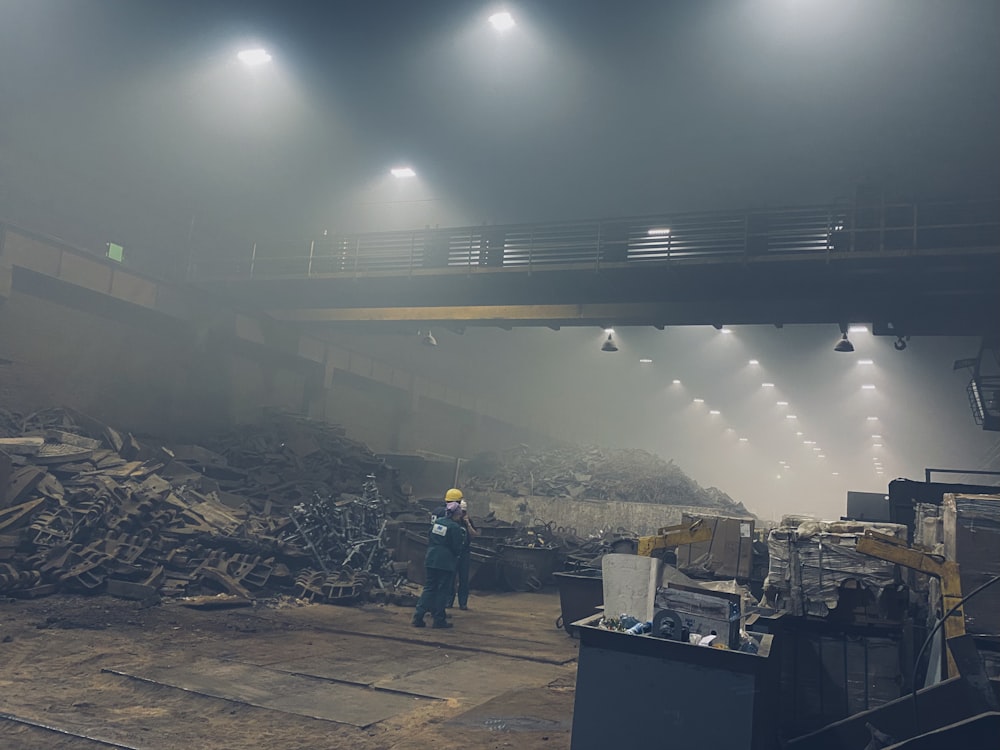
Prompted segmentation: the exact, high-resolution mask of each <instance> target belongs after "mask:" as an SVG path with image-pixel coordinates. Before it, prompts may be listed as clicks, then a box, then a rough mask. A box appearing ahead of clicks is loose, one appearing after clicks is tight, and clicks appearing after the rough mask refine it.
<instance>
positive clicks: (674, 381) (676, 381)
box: [673, 378, 681, 385]
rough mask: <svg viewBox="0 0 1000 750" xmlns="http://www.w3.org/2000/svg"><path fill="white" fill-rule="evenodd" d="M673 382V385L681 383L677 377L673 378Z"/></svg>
mask: <svg viewBox="0 0 1000 750" xmlns="http://www.w3.org/2000/svg"><path fill="white" fill-rule="evenodd" d="M673 384H674V385H680V384H681V381H679V380H678V379H677V378H674V379H673Z"/></svg>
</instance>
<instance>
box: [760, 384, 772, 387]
mask: <svg viewBox="0 0 1000 750" xmlns="http://www.w3.org/2000/svg"><path fill="white" fill-rule="evenodd" d="M760 387H761V388H774V383H761V384H760Z"/></svg>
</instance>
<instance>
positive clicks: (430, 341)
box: [417, 331, 438, 346]
mask: <svg viewBox="0 0 1000 750" xmlns="http://www.w3.org/2000/svg"><path fill="white" fill-rule="evenodd" d="M417 335H418V336H419V335H420V331H417ZM421 342H422V343H423V345H424V346H437V345H438V342H437V339H436V338H434V334H433V333H431V332H430V331H427V335H426V336H424V337H423V338H422V339H421Z"/></svg>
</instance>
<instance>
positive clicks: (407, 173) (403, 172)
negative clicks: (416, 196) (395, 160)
mask: <svg viewBox="0 0 1000 750" xmlns="http://www.w3.org/2000/svg"><path fill="white" fill-rule="evenodd" d="M389 174H391V175H392V176H393V177H395V178H397V179H405V178H407V177H416V176H417V173H416V172H414V171H413V167H393V168H392V169H390V170H389Z"/></svg>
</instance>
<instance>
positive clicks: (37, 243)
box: [0, 226, 541, 456]
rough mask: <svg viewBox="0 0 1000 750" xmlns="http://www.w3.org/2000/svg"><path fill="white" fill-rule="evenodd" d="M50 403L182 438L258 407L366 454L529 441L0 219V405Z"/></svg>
mask: <svg viewBox="0 0 1000 750" xmlns="http://www.w3.org/2000/svg"><path fill="white" fill-rule="evenodd" d="M50 406H69V407H73V408H76V409H78V410H80V411H83V412H85V413H88V414H90V415H92V416H94V417H96V418H98V419H101V420H103V421H106V422H108V423H110V424H112V425H115V426H117V427H120V428H122V429H126V430H129V431H132V432H136V433H144V434H152V435H158V436H162V437H168V438H173V439H185V440H186V439H190V440H197V439H198V438H199V436H202V435H205V434H206V433H210V432H214V431H217V430H220V429H225V428H226V427H228V426H230V425H231V424H233V423H241V422H252V421H254V420H256V419H257V418H258V417H259V416H260V414H261V413H262V409H263V408H265V407H269V408H277V409H283V410H288V411H292V412H298V413H304V414H308V415H309V416H312V417H314V418H318V419H324V420H327V421H330V422H337V423H339V424H342V425H344V427H345V428H346V429H347V431H348V434H349V435H351V436H352V437H354V438H356V439H358V440H361V441H363V442H366V443H368V444H369V446H370V447H371V448H372V449H373V450H375V451H378V452H384V451H414V450H426V451H433V452H437V453H442V454H446V455H452V456H471V455H473V454H474V453H476V452H479V451H482V450H495V449H498V448H502V447H506V446H507V445H509V444H510V443H511V442H512V441H513V442H524V441H532V442H538V441H539V440H540V439H541V438H539V436H537V435H532V434H530V433H529V432H528V431H526V430H522V429H520V428H518V427H516V426H514V425H511V424H508V423H505V422H504V421H503V420H501V419H499V418H498V416H497V415H500V414H503V413H504V409H503V407H502V406H501V405H498V404H494V403H491V402H488V401H484V400H482V399H478V398H476V397H474V396H472V395H470V394H467V393H462V392H460V391H456V390H455V389H454V388H452V387H450V386H448V385H445V384H442V383H436V382H433V381H429V380H427V379H426V378H423V377H420V376H418V375H415V374H414V373H411V372H407V371H404V370H401V369H400V368H398V367H392V366H389V365H387V364H384V363H381V362H379V361H377V360H374V359H372V358H371V357H368V356H366V355H364V354H363V353H359V352H353V351H348V350H345V349H343V348H342V347H338V346H335V345H333V344H330V343H327V342H324V341H322V340H319V339H315V338H311V337H308V336H304V335H301V334H300V333H299V332H297V331H295V330H294V329H292V328H290V327H289V326H285V325H283V324H278V323H275V322H274V321H272V320H269V319H267V318H264V317H262V316H257V315H255V314H251V313H242V312H238V311H235V310H232V309H228V308H226V307H225V306H224V305H222V304H221V303H220V302H219V300H217V299H215V298H214V297H212V296H210V295H209V294H208V293H207V292H201V291H199V290H197V289H191V288H185V287H178V286H176V285H170V284H165V283H163V282H160V281H157V280H155V279H150V278H148V277H144V276H142V275H140V274H137V273H135V272H133V271H131V270H130V269H128V268H127V267H122V266H121V265H119V264H117V263H115V262H113V261H109V260H107V259H103V258H100V257H96V256H94V255H91V254H88V253H84V252H82V251H78V250H75V249H74V248H71V247H67V246H65V245H62V244H61V243H59V242H57V241H54V240H51V239H48V238H45V237H39V236H37V235H33V234H30V233H26V232H23V231H21V230H17V229H13V228H11V227H2V226H0V408H6V409H9V410H16V411H32V410H36V409H40V408H45V407H50Z"/></svg>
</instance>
